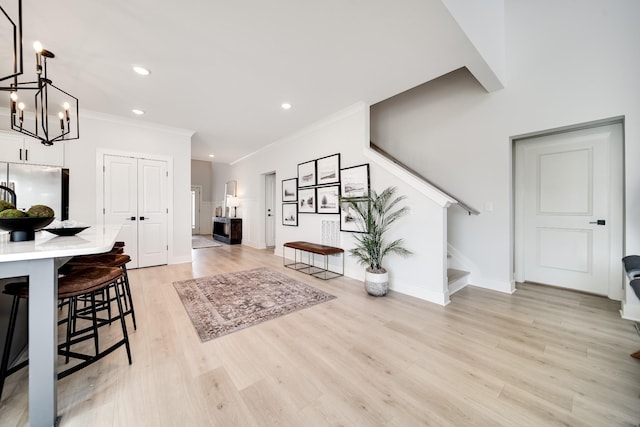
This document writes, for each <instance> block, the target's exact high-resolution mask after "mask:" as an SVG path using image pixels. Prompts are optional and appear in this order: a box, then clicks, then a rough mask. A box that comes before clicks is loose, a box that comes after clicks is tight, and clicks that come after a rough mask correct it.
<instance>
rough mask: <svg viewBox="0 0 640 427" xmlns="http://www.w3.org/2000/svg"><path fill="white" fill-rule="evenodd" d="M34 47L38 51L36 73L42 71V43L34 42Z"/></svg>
mask: <svg viewBox="0 0 640 427" xmlns="http://www.w3.org/2000/svg"><path fill="white" fill-rule="evenodd" d="M33 49H34V50H35V51H36V73H37V74H41V73H42V43H40V42H39V41H37V40H36V41H35V42H33Z"/></svg>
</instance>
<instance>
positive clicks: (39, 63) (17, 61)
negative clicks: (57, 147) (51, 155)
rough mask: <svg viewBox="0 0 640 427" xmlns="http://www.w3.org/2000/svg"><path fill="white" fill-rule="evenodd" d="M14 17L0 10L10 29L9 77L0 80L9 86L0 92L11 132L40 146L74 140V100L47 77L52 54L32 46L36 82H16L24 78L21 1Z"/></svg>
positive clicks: (76, 125) (37, 44)
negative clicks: (6, 98) (3, 94)
mask: <svg viewBox="0 0 640 427" xmlns="http://www.w3.org/2000/svg"><path fill="white" fill-rule="evenodd" d="M16 9H17V17H16V18H14V19H12V18H11V16H10V15H9V14H8V13H7V11H6V10H5V9H4V8H3V7H2V6H0V11H1V12H2V13H1V14H0V17H2V18H6V19H7V20H8V21H9V22H11V24H12V29H13V64H12V70H11V74H9V75H7V76H4V77H0V81H2V80H8V79H10V81H11V83H10V84H9V86H5V87H0V91H8V92H9V104H10V110H11V113H10V120H11V129H12V130H14V131H17V132H20V133H22V134H25V135H28V136H30V137H32V138H36V139H38V140H40V142H41V143H42V144H44V145H53V143H54V142H56V141H68V140H72V139H78V138H79V137H80V135H79V123H78V118H79V107H78V98H76V97H75V96H73V95H71V94H70V93H68V92H65V91H64V90H62V89H60V88H59V87H57V86H55V85H54V84H53V82H52V81H51V79H49V77H48V76H47V60H48V59H53V58H55V55H54V54H53V52H51V51H48V50H46V49H44V48H43V47H42V45H41V44H40V42H35V43H34V44H33V47H34V50H35V54H36V77H37V80H36V81H30V82H20V81H18V76H20V75H21V74H24V70H23V61H22V0H17V7H16Z"/></svg>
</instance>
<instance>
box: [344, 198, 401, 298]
mask: <svg viewBox="0 0 640 427" xmlns="http://www.w3.org/2000/svg"><path fill="white" fill-rule="evenodd" d="M395 192H396V188H395V187H389V188H387V189H385V190H384V191H383V192H381V193H380V194H378V193H376V192H375V191H374V190H371V191H370V192H369V196H368V197H366V198H365V199H362V198H359V199H355V198H342V199H341V201H342V204H343V207H344V208H346V209H347V210H348V212H350V213H352V214H353V216H354V217H355V218H352V219H353V220H354V221H356V222H358V223H359V224H360V226H361V227H362V231H363V232H362V233H361V234H355V235H354V239H355V241H356V246H355V247H354V248H353V249H350V250H349V253H350V254H351V255H352V256H353V257H354V258H355V259H356V261H357V262H358V263H359V264H362V265H364V266H365V267H366V271H365V279H364V288H365V290H366V291H367V293H368V294H370V295H374V296H384V295H386V294H387V291H388V290H389V273H388V272H387V270H386V269H385V268H384V267H383V266H382V260H383V258H384V257H385V256H386V255H390V254H396V255H400V256H408V255H410V254H411V251H409V250H408V249H406V248H404V247H403V246H402V244H403V242H402V239H396V240H393V241H390V242H389V241H387V240H386V239H385V232H386V231H387V230H388V229H389V227H390V226H391V224H393V223H394V222H395V221H396V220H398V219H399V218H400V217H402V216H404V215H406V214H407V213H408V212H409V208H408V207H407V206H403V207H398V206H397V205H398V203H400V202H401V201H402V200H404V199H405V196H395Z"/></svg>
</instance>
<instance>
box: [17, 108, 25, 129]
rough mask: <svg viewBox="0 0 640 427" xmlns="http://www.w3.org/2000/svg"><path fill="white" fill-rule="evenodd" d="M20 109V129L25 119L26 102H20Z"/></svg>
mask: <svg viewBox="0 0 640 427" xmlns="http://www.w3.org/2000/svg"><path fill="white" fill-rule="evenodd" d="M18 109H19V110H20V129H22V122H23V121H24V102H21V103H19V104H18Z"/></svg>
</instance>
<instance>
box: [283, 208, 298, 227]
mask: <svg viewBox="0 0 640 427" xmlns="http://www.w3.org/2000/svg"><path fill="white" fill-rule="evenodd" d="M282 225H289V226H291V227H297V226H298V204H297V203H283V204H282Z"/></svg>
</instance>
